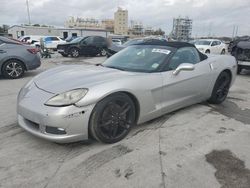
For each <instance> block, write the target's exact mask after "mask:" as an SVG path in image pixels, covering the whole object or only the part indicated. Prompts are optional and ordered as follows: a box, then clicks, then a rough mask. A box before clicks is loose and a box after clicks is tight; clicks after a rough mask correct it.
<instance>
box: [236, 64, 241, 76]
mask: <svg viewBox="0 0 250 188" xmlns="http://www.w3.org/2000/svg"><path fill="white" fill-rule="evenodd" d="M241 71H242V68H241V67H240V66H239V65H238V68H237V74H240V73H241Z"/></svg>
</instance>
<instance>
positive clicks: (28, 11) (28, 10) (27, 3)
mask: <svg viewBox="0 0 250 188" xmlns="http://www.w3.org/2000/svg"><path fill="white" fill-rule="evenodd" d="M26 6H27V13H28V20H29V25H30V24H31V22H30V8H29V0H26Z"/></svg>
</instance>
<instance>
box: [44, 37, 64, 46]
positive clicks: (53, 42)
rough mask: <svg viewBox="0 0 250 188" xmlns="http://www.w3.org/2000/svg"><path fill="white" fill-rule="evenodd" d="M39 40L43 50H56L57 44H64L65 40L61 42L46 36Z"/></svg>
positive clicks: (58, 39) (58, 38)
mask: <svg viewBox="0 0 250 188" xmlns="http://www.w3.org/2000/svg"><path fill="white" fill-rule="evenodd" d="M41 40H42V42H43V44H44V48H48V49H57V45H58V44H64V43H66V41H65V40H62V39H61V38H60V37H58V36H46V37H42V38H41Z"/></svg>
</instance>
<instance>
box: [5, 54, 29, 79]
mask: <svg viewBox="0 0 250 188" xmlns="http://www.w3.org/2000/svg"><path fill="white" fill-rule="evenodd" d="M24 70H25V67H24V65H23V63H22V62H20V61H18V60H16V59H11V60H8V61H7V62H6V63H4V65H3V67H2V73H3V75H4V77H5V78H9V79H17V78H20V77H22V76H23V74H24Z"/></svg>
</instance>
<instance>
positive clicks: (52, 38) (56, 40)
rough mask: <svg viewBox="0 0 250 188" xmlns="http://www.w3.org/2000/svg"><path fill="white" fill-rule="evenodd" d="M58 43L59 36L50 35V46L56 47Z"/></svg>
mask: <svg viewBox="0 0 250 188" xmlns="http://www.w3.org/2000/svg"><path fill="white" fill-rule="evenodd" d="M59 43H60V40H59V38H57V37H51V48H57V45H58V44H59Z"/></svg>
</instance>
